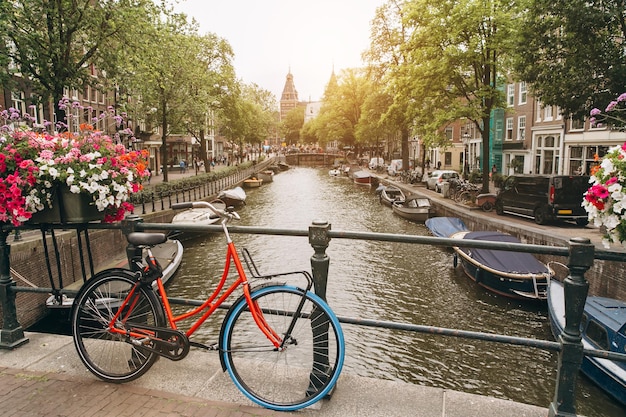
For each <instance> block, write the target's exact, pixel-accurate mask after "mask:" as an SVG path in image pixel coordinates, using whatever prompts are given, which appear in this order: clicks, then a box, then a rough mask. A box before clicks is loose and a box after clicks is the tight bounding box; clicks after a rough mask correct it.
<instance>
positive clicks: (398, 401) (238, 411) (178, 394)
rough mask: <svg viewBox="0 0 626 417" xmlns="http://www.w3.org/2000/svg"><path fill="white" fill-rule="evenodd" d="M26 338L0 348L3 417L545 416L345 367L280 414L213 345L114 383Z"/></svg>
mask: <svg viewBox="0 0 626 417" xmlns="http://www.w3.org/2000/svg"><path fill="white" fill-rule="evenodd" d="M26 337H28V338H29V339H30V340H29V342H28V343H26V344H24V345H22V346H20V347H19V348H16V349H14V350H0V404H2V407H1V408H0V416H2V417H5V416H7V417H8V416H12V417H13V416H41V417H43V416H46V417H53V416H67V417H88V416H98V417H100V416H111V417H117V416H126V415H128V416H159V417H161V416H162V417H165V416H172V417H174V416H210V417H267V416H282V417H287V416H301V417H469V416H471V417H545V416H546V415H547V409H546V408H542V407H536V406H532V405H527V404H520V403H516V402H512V401H507V400H501V399H496V398H492V397H485V396H480V395H474V394H466V393H462V392H457V391H450V390H445V389H440V388H432V387H426V386H421V385H413V384H408V383H404V382H397V381H387V380H382V379H372V378H364V377H359V376H356V375H352V374H350V372H347V371H344V372H343V373H342V375H341V377H340V378H339V381H338V383H337V388H336V390H335V392H334V393H333V396H332V398H331V399H330V400H322V401H320V402H319V403H317V404H314V405H313V406H312V407H310V408H309V409H306V410H301V411H299V412H294V413H281V412H276V411H271V410H266V409H264V408H260V407H258V406H256V405H253V404H252V403H251V402H249V401H248V400H247V399H246V398H245V397H244V396H243V394H241V393H240V392H239V391H238V390H237V388H235V385H234V384H233V383H232V381H231V380H230V378H229V376H228V374H227V373H225V372H222V369H221V366H220V363H219V357H218V355H217V353H216V352H204V351H200V350H197V349H192V351H191V352H190V353H189V355H188V357H187V358H185V359H184V360H182V361H179V362H172V361H169V360H166V359H163V358H161V359H160V360H159V361H157V363H156V364H155V365H154V366H153V367H152V368H151V369H150V371H148V373H146V374H145V375H144V376H142V377H141V378H139V379H137V380H136V381H133V382H129V383H126V384H121V385H116V384H111V383H106V382H102V381H100V380H98V379H97V378H96V377H94V376H93V375H91V374H90V373H89V372H88V371H87V370H86V369H85V367H84V366H83V365H82V363H81V362H80V360H79V358H78V355H77V354H76V351H75V349H74V344H73V342H72V338H71V337H69V336H59V335H51V334H43V333H32V332H27V333H26Z"/></svg>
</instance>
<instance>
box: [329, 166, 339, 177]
mask: <svg viewBox="0 0 626 417" xmlns="http://www.w3.org/2000/svg"><path fill="white" fill-rule="evenodd" d="M328 175H330V176H331V177H339V176H340V175H341V170H340V169H339V168H333V169H331V170H329V171H328Z"/></svg>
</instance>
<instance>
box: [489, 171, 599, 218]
mask: <svg viewBox="0 0 626 417" xmlns="http://www.w3.org/2000/svg"><path fill="white" fill-rule="evenodd" d="M588 188H589V176H586V175H576V176H569V175H511V176H509V177H507V178H506V179H505V180H504V183H503V185H502V188H501V189H500V192H499V193H498V195H497V197H496V202H495V207H496V213H498V214H500V215H502V214H505V213H507V214H513V215H516V216H522V217H526V218H529V219H534V220H535V223H537V224H546V223H548V222H551V221H554V220H573V221H575V222H576V224H577V225H579V226H585V225H586V224H587V223H589V220H588V217H587V212H586V211H585V209H584V208H583V207H582V201H583V198H584V197H583V194H584V193H585V192H586V191H587V189H588Z"/></svg>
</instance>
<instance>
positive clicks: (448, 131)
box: [446, 127, 452, 140]
mask: <svg viewBox="0 0 626 417" xmlns="http://www.w3.org/2000/svg"><path fill="white" fill-rule="evenodd" d="M446 139H448V140H452V128H451V127H446Z"/></svg>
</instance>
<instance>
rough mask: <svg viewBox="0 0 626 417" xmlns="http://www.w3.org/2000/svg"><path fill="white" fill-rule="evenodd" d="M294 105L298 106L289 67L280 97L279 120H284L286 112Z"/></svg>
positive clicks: (296, 93)
mask: <svg viewBox="0 0 626 417" xmlns="http://www.w3.org/2000/svg"><path fill="white" fill-rule="evenodd" d="M296 107H298V92H297V91H296V86H295V85H294V84H293V75H291V69H289V73H288V74H287V80H286V81H285V87H284V88H283V95H282V96H281V97H280V120H285V117H286V116H287V113H289V112H290V111H291V110H293V109H295V108H296Z"/></svg>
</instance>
